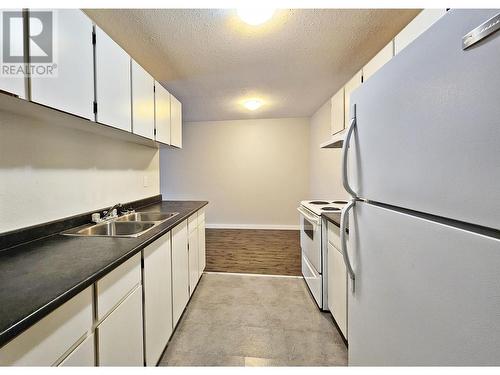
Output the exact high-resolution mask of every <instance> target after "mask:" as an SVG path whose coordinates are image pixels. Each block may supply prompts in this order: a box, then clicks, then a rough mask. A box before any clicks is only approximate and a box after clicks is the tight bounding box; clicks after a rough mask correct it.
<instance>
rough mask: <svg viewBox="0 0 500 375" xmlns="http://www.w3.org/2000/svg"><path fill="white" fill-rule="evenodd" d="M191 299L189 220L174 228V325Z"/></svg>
mask: <svg viewBox="0 0 500 375" xmlns="http://www.w3.org/2000/svg"><path fill="white" fill-rule="evenodd" d="M188 300H189V256H188V237H187V221H184V222H182V223H181V224H179V225H177V226H176V227H175V228H174V229H172V314H173V317H172V318H173V322H174V323H173V325H174V327H175V326H176V325H177V322H178V321H179V318H180V317H181V315H182V312H183V311H184V308H185V307H186V305H187V303H188Z"/></svg>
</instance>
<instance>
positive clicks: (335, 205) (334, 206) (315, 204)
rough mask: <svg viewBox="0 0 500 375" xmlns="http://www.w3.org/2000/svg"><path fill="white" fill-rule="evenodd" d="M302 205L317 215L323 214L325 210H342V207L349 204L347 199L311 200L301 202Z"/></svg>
mask: <svg viewBox="0 0 500 375" xmlns="http://www.w3.org/2000/svg"><path fill="white" fill-rule="evenodd" d="M300 204H301V205H302V206H304V207H305V208H307V209H308V210H309V211H312V212H314V213H315V214H316V215H321V213H323V212H340V211H341V210H342V207H344V206H345V205H346V204H347V201H345V200H319V199H318V200H310V201H302V202H300Z"/></svg>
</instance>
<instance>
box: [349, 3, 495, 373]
mask: <svg viewBox="0 0 500 375" xmlns="http://www.w3.org/2000/svg"><path fill="white" fill-rule="evenodd" d="M499 12H500V11H499V10H451V11H449V12H448V13H447V14H446V15H444V16H443V17H442V18H441V19H440V20H439V21H437V22H436V23H435V24H434V25H433V26H431V27H430V28H429V29H428V30H427V31H426V32H425V33H423V34H422V35H421V36H420V37H418V38H417V39H416V40H415V41H414V42H413V43H412V44H411V45H409V46H408V47H406V48H405V49H404V50H403V51H402V52H401V53H400V54H398V55H397V56H395V57H394V58H393V59H392V60H391V61H390V62H388V63H387V64H386V65H385V66H384V67H382V68H381V70H379V71H378V72H377V73H376V74H375V75H374V76H372V77H371V78H370V79H369V80H367V81H366V82H365V83H363V85H362V86H361V87H360V88H359V89H357V90H356V91H355V92H354V93H353V94H352V96H351V119H352V121H351V126H350V128H349V130H348V132H347V136H346V139H345V141H344V146H343V156H344V158H343V182H344V186H345V187H346V190H348V191H349V192H350V194H351V195H352V200H351V202H350V203H349V205H348V206H346V208H345V209H344V211H343V214H342V220H341V224H342V228H343V229H345V227H346V226H347V225H348V227H349V234H348V236H349V241H348V245H346V238H345V237H346V235H345V230H343V231H342V234H343V235H342V244H343V251H344V260H345V262H346V267H347V269H348V271H349V272H348V273H349V276H350V277H349V290H348V341H349V364H350V365H500V32H497V33H493V34H491V35H489V36H488V37H485V38H484V39H482V40H480V41H479V42H478V43H476V44H474V45H472V46H470V47H469V48H466V49H463V46H462V42H463V40H462V38H463V37H464V36H466V35H467V34H468V33H469V32H470V31H471V30H473V29H475V28H476V27H477V26H479V25H481V24H482V23H483V22H485V21H488V20H490V19H491V18H492V17H494V16H496V15H497V14H499ZM494 22H495V20H493V22H490V24H492V25H493V26H492V27H491V28H490V29H488V28H487V26H488V25H489V24H485V25H484V26H483V27H482V29H481V30H479V31H482V32H483V33H487V31H488V30H491V29H492V28H494V27H497V26H499V25H500V21H499V22H498V23H497V24H495V23H494ZM485 30H486V32H485Z"/></svg>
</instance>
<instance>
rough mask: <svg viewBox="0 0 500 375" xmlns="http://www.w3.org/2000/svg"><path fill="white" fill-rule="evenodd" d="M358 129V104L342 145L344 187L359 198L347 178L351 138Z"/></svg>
mask: <svg viewBox="0 0 500 375" xmlns="http://www.w3.org/2000/svg"><path fill="white" fill-rule="evenodd" d="M355 127H356V104H354V117H353V118H352V119H351V122H350V124H349V128H348V129H347V134H346V135H345V139H344V142H343V144H342V185H344V189H345V190H346V191H347V192H348V193H349V194H350V195H351V196H352V197H353V198H357V196H358V195H357V194H356V192H355V191H354V190H352V189H351V187H350V186H349V180H348V177H347V151H348V149H349V143H350V142H351V136H352V133H353V132H354V128H355Z"/></svg>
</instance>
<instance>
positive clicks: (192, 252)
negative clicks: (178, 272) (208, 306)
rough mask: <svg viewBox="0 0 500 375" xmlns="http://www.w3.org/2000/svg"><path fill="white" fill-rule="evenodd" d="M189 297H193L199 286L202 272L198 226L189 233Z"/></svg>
mask: <svg viewBox="0 0 500 375" xmlns="http://www.w3.org/2000/svg"><path fill="white" fill-rule="evenodd" d="M188 243H189V295H192V294H193V292H194V289H195V288H196V284H198V280H199V275H200V270H199V265H198V256H199V254H198V226H196V227H195V228H194V230H192V231H191V230H190V233H189V240H188Z"/></svg>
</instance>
